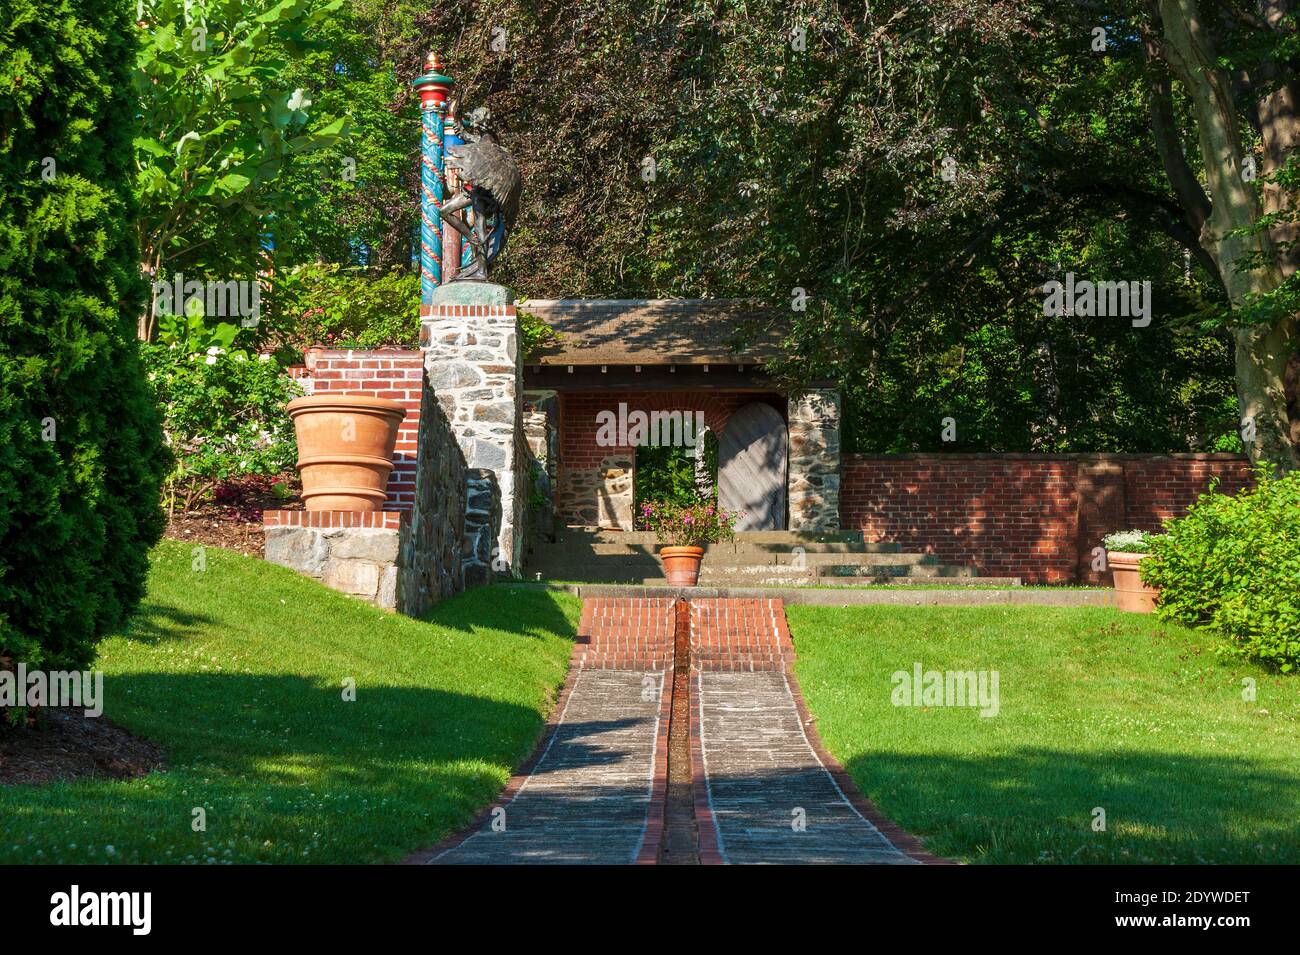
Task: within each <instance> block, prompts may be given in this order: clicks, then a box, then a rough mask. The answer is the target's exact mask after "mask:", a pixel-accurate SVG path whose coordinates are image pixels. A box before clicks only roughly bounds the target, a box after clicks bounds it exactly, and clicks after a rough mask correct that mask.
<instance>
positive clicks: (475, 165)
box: [441, 127, 523, 281]
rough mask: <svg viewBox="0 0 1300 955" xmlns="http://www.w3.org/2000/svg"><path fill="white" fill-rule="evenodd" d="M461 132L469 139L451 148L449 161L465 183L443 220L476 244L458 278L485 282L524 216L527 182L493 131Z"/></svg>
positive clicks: (449, 203) (445, 207)
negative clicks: (521, 213)
mask: <svg viewBox="0 0 1300 955" xmlns="http://www.w3.org/2000/svg"><path fill="white" fill-rule="evenodd" d="M458 132H460V135H461V138H463V139H465V140H466V141H465V142H464V143H463V144H460V145H454V146H448V147H447V158H446V164H447V168H448V169H451V170H455V172H456V173H457V174H458V175H459V177H460V182H461V185H460V188H459V189H458V190H457V194H456V195H455V196H454V197H453V198H451V199H449V200H448V201H447V202H446V203H444V204H443V206H442V210H441V211H442V218H443V221H444V222H446V223H447V224H448V225H450V226H451V227H452V228H453V229H455V230H456V231H457V232H459V233H460V234H461V235H463V236H464V237H465V239H466V240H467V241H468V242H469V246H470V251H471V255H472V261H471V262H470V264H469V265H468V266H467V267H465V268H463V269H461V270H460V271H459V272H458V273H457V275H456V280H457V281H459V280H462V279H464V280H476V281H485V280H486V279H487V277H488V270H489V269H490V268H491V266H492V264H493V263H494V262H495V261H496V259H497V257H498V256H499V255H500V254H501V252H502V251H503V250H504V249H505V247H506V240H507V239H509V237H510V233H511V231H512V230H513V229H514V226H515V219H516V218H518V216H519V196H520V194H521V193H522V191H523V180H522V179H521V177H520V175H519V167H518V166H517V165H516V164H515V161H514V160H513V159H512V158H510V154H509V153H508V152H506V151H505V150H504V149H502V148H501V146H500V144H499V143H498V142H497V137H496V134H495V133H493V132H492V131H491V130H488V129H484V128H480V129H479V131H478V132H471V131H470V130H468V129H465V128H464V127H461V130H458ZM466 209H469V210H471V211H472V212H473V221H472V222H468V221H466V215H465V210H466Z"/></svg>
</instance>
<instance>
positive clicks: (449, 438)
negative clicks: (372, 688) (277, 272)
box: [262, 349, 499, 614]
mask: <svg viewBox="0 0 1300 955" xmlns="http://www.w3.org/2000/svg"><path fill="white" fill-rule="evenodd" d="M312 358H313V367H312V368H310V369H309V372H310V373H309V374H308V375H300V376H299V377H300V378H302V379H303V381H304V384H307V385H309V386H310V389H309V390H310V391H312V392H313V393H315V394H322V393H329V392H351V393H354V394H363V395H370V396H372V397H378V398H390V399H392V400H394V401H398V402H400V403H401V404H402V405H403V406H404V407H405V408H406V418H405V419H404V420H403V421H402V425H401V427H400V429H399V430H398V434H397V447H396V453H395V454H394V464H393V471H392V473H391V474H390V475H389V478H388V485H387V488H386V490H387V493H388V500H387V501H386V502H385V504H384V510H382V511H375V512H371V513H359V512H354V511H265V512H263V514H262V525H263V528H264V530H265V532H266V559H267V560H268V561H270V562H272V563H275V564H280V565H282V566H285V567H289V568H291V569H293V570H296V571H298V572H299V573H303V574H306V575H307V576H309V577H314V578H315V579H317V580H319V581H320V582H321V583H323V584H325V586H327V587H331V588H333V589H335V590H339V591H342V592H343V593H347V594H351V595H353V596H354V597H360V598H361V599H363V600H368V601H370V602H371V603H373V604H376V605H377V606H380V607H384V608H385V609H388V610H397V611H400V612H402V613H409V614H418V613H421V612H423V611H424V610H426V609H427V608H428V607H429V606H431V605H432V604H434V603H437V602H438V601H439V600H442V599H444V598H446V597H449V596H451V595H452V594H455V593H459V592H460V591H461V590H462V589H464V588H465V587H467V586H474V585H476V584H479V583H483V582H485V581H486V580H487V574H486V572H483V570H482V568H485V567H486V566H487V561H488V560H489V556H488V555H486V554H483V553H480V551H486V550H490V546H491V542H492V541H493V540H494V539H495V537H496V526H495V524H493V523H492V522H493V519H494V517H493V515H494V511H493V509H492V507H491V505H490V502H489V504H488V505H487V506H486V510H483V508H484V505H483V503H482V501H483V500H484V496H485V494H486V495H487V497H488V498H490V496H491V490H490V488H489V489H488V490H487V491H485V490H484V489H483V488H482V487H481V486H480V485H481V484H482V483H483V482H482V481H481V480H480V479H479V478H478V476H477V475H476V473H475V472H473V471H471V470H469V469H468V468H467V467H466V465H465V459H464V457H463V455H462V454H461V451H460V447H459V445H458V443H457V440H456V437H455V436H454V435H453V434H452V431H451V428H450V425H449V424H448V422H447V418H446V414H445V412H444V411H443V409H442V406H441V404H440V402H439V401H438V398H437V396H436V395H435V394H434V392H433V389H432V388H430V387H429V386H428V381H427V377H426V375H425V370H424V356H423V353H421V352H418V351H389V350H383V351H361V350H352V351H348V350H325V349H315V350H314V351H313V354H312ZM467 509H470V514H471V516H470V518H469V519H468V520H467V518H466V510H467ZM495 519H496V520H499V515H498V516H497V517H496V518H495ZM467 524H469V525H471V527H470V530H472V531H473V532H474V533H472V534H468V535H467ZM481 524H486V525H488V526H486V527H485V528H481V527H480V526H479V525H481ZM467 539H468V540H471V541H479V540H480V539H481V541H482V546H478V545H475V544H472V543H471V544H467ZM469 566H472V567H475V568H478V570H477V572H467V567H469Z"/></svg>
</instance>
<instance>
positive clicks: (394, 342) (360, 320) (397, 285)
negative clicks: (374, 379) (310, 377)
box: [270, 263, 559, 358]
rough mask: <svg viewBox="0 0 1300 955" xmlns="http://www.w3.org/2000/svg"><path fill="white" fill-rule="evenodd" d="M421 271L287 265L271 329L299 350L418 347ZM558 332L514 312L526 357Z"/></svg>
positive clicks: (532, 317)
mask: <svg viewBox="0 0 1300 955" xmlns="http://www.w3.org/2000/svg"><path fill="white" fill-rule="evenodd" d="M419 316H420V274H419V272H416V271H412V270H410V269H393V270H392V271H390V272H387V273H383V274H379V275H375V274H372V273H369V272H366V271H365V270H364V269H359V268H344V267H342V266H340V265H337V264H333V263H329V264H326V263H312V264H310V265H300V266H298V267H297V268H293V269H289V270H287V271H285V272H284V273H282V274H281V275H279V276H278V277H277V279H276V283H275V288H274V292H273V295H272V318H271V326H270V327H271V328H272V329H273V330H274V331H273V334H274V335H275V337H277V338H278V339H279V341H280V342H281V343H282V344H285V345H288V346H290V347H292V348H295V349H297V350H299V351H301V350H303V349H305V348H308V347H310V346H312V345H328V346H329V347H331V348H410V349H414V348H418V347H419V344H420V318H419ZM558 338H559V335H558V334H557V333H556V331H555V330H554V329H553V328H551V327H550V326H549V325H547V324H546V323H545V322H543V321H542V320H541V319H540V318H537V317H536V316H535V315H533V314H531V313H529V312H528V311H526V310H521V311H520V312H519V350H520V354H521V355H522V356H523V357H524V358H527V357H528V356H529V355H530V354H532V353H533V352H534V351H535V350H536V349H538V348H541V347H543V346H545V345H548V344H550V343H552V342H554V341H557V340H558Z"/></svg>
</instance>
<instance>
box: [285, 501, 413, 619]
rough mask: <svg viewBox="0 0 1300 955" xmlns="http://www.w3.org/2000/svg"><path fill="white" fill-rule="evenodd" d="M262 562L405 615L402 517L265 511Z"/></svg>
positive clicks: (386, 513)
mask: <svg viewBox="0 0 1300 955" xmlns="http://www.w3.org/2000/svg"><path fill="white" fill-rule="evenodd" d="M264 519H265V520H266V521H267V523H266V525H265V533H266V559H267V560H268V561H270V562H271V563H273V564H279V565H280V566H282V567H288V568H290V569H291V570H296V571H298V572H299V573H300V574H306V575H307V576H308V577H314V578H315V579H316V580H319V581H320V582H321V583H322V584H324V585H325V586H326V587H329V588H331V589H333V590H338V591H341V592H342V593H345V594H351V595H352V596H354V597H360V598H361V599H362V600H366V601H369V602H370V603H372V604H375V605H376V606H378V607H383V608H384V609H385V610H402V611H406V612H410V611H409V608H408V607H407V605H406V601H404V600H403V594H402V588H401V587H400V585H399V580H400V577H401V575H402V568H401V566H400V558H399V554H400V551H401V548H402V545H403V539H404V538H405V537H406V535H407V532H408V524H407V521H406V515H405V514H400V513H396V512H392V511H366V512H359V511H267V512H265V514H264Z"/></svg>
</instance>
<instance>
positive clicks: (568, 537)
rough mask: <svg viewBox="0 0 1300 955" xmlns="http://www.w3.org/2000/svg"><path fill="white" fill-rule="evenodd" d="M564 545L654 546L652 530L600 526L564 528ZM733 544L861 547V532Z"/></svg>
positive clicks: (764, 534) (769, 534) (746, 534)
mask: <svg viewBox="0 0 1300 955" xmlns="http://www.w3.org/2000/svg"><path fill="white" fill-rule="evenodd" d="M556 540H557V541H560V542H564V543H572V542H590V543H603V544H653V543H655V535H654V533H653V532H652V531H616V530H606V529H604V528H599V527H565V528H563V529H561V530H559V531H557V532H556ZM735 540H736V543H742V544H777V545H780V544H789V545H790V546H792V547H793V546H795V545H797V544H861V543H863V540H862V531H741V532H740V533H738V534H736V538H735Z"/></svg>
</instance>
